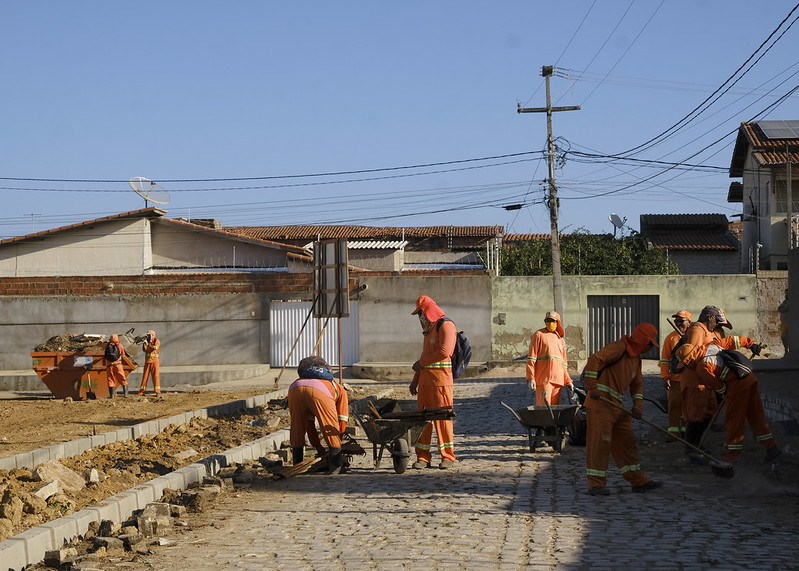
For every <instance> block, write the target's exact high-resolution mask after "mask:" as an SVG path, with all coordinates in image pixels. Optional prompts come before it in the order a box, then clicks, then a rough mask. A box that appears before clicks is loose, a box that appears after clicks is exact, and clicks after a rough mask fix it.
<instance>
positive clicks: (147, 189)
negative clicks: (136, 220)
mask: <svg viewBox="0 0 799 571" xmlns="http://www.w3.org/2000/svg"><path fill="white" fill-rule="evenodd" d="M130 187H131V188H132V189H133V190H134V191H135V192H136V194H138V195H139V196H141V197H142V198H143V199H144V207H145V208H147V203H148V202H153V203H155V204H169V193H168V192H167V191H166V189H165V188H164V187H163V186H161V185H160V184H158V183H157V182H155V181H152V180H150V179H149V178H144V177H143V176H134V177H133V178H132V179H130Z"/></svg>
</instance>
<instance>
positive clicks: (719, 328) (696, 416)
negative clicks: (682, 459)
mask: <svg viewBox="0 0 799 571" xmlns="http://www.w3.org/2000/svg"><path fill="white" fill-rule="evenodd" d="M725 328H726V329H732V323H730V321H729V320H728V319H727V315H726V313H725V312H724V310H722V309H720V308H718V307H716V306H715V305H706V306H705V307H704V308H703V309H702V311H701V313H700V314H699V318H698V320H697V321H695V322H693V323H691V325H690V327H688V329H687V330H686V332H685V343H684V344H683V345H682V346H681V347H678V348H677V349H675V355H676V356H677V358H678V360H679V362H678V366H679V368H680V369H679V372H680V385H681V386H680V391H681V394H682V412H683V417H684V418H685V440H686V441H687V442H689V443H690V444H692V445H694V446H698V445H699V442H700V440H701V438H702V434H704V432H705V430H706V429H707V427H708V425H709V424H710V419H711V418H713V416H714V413H715V412H716V408H717V407H718V403H717V402H716V394H715V392H714V391H712V390H711V389H709V388H707V387H706V386H705V383H704V382H703V381H702V379H701V378H700V377H699V374H698V373H697V371H696V368H697V366H698V365H699V364H700V363H701V361H702V359H704V357H705V354H706V352H707V346H708V345H710V344H713V345H718V346H719V347H721V348H722V349H728V350H735V349H740V348H741V347H743V348H746V349H751V350H753V351H756V352H759V350H760V347H759V346H758V345H757V344H756V343H755V341H754V339H752V338H750V337H743V336H735V335H731V336H729V337H728V336H726V335H725V333H724V329H725ZM686 454H687V455H688V457H689V458H691V460H692V461H694V462H696V463H701V460H700V459H698V458H696V456H695V455H694V453H693V451H692V450H690V449H686Z"/></svg>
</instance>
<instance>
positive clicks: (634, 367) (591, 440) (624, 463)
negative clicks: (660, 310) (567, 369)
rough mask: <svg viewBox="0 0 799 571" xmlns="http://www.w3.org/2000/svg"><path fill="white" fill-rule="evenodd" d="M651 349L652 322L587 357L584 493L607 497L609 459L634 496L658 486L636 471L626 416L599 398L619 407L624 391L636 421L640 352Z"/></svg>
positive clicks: (641, 384) (640, 398) (629, 421)
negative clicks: (611, 458) (635, 493)
mask: <svg viewBox="0 0 799 571" xmlns="http://www.w3.org/2000/svg"><path fill="white" fill-rule="evenodd" d="M653 346H654V347H657V346H658V343H657V329H656V328H655V326H654V325H652V324H651V323H641V324H639V325H637V326H636V327H635V329H633V331H632V333H630V335H624V336H623V337H622V338H621V339H619V340H618V341H613V342H611V343H608V344H607V345H605V346H604V347H603V348H602V349H600V350H599V351H597V352H596V353H594V354H593V355H591V356H590V357H589V358H588V363H587V364H586V366H585V374H584V377H585V389H586V391H587V392H588V394H589V396H590V397H591V398H590V399H586V401H585V407H586V408H587V409H588V411H587V414H586V424H587V434H586V444H585V464H586V474H587V476H588V493H589V494H591V495H592V496H607V495H609V494H610V490H608V488H607V470H608V458H609V456H610V455H612V456H613V460H614V462H616V466H618V468H619V471H620V472H621V475H622V477H623V478H624V479H625V480H627V481H628V482H629V483H630V484H631V485H632V487H633V491H634V492H647V491H649V490H655V489H657V488H659V487H661V486H662V485H663V484H662V483H661V482H659V481H657V480H651V479H649V478H648V477H647V476H646V474H644V472H643V471H642V470H641V466H640V465H639V463H638V447H637V446H636V444H635V433H634V432H633V423H632V419H631V418H630V416H631V415H630V414H629V413H628V412H626V411H624V410H621V409H619V408H617V407H615V406H613V405H611V404H609V403H606V402H603V401H602V400H601V399H602V398H604V399H607V400H611V401H614V402H617V403H618V404H620V405H621V404H622V399H623V398H624V393H625V392H627V389H629V390H630V395H631V396H632V399H633V409H632V416H634V417H635V418H641V413H642V410H643V396H644V395H643V388H644V379H643V376H642V374H641V353H646V352H647V351H649V350H650V349H651V348H652V347H653Z"/></svg>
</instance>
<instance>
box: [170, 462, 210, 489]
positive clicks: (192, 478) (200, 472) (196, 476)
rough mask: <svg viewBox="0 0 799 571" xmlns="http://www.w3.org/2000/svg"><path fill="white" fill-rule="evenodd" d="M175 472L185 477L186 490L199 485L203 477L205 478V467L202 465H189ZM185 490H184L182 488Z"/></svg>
mask: <svg viewBox="0 0 799 571" xmlns="http://www.w3.org/2000/svg"><path fill="white" fill-rule="evenodd" d="M175 472H180V473H181V474H183V475H184V477H185V487H186V488H188V487H189V486H191V485H192V484H199V483H200V482H202V481H203V477H205V475H206V473H205V466H204V465H203V464H199V463H194V464H189V465H188V466H185V467H183V468H181V469H180V470H175ZM183 489H185V488H183Z"/></svg>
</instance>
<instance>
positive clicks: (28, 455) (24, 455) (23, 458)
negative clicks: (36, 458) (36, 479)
mask: <svg viewBox="0 0 799 571" xmlns="http://www.w3.org/2000/svg"><path fill="white" fill-rule="evenodd" d="M14 460H15V463H16V467H17V468H30V469H33V467H34V466H35V464H34V463H33V452H20V453H19V454H15V455H14Z"/></svg>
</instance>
